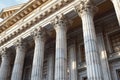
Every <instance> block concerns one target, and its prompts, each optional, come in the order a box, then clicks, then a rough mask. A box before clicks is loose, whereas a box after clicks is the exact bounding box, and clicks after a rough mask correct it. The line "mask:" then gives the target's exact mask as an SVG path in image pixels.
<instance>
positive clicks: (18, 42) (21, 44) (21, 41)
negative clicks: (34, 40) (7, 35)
mask: <svg viewBox="0 0 120 80" xmlns="http://www.w3.org/2000/svg"><path fill="white" fill-rule="evenodd" d="M14 45H15V47H22V48H25V45H26V42H25V40H24V39H23V38H19V39H17V40H16V42H15V43H14Z"/></svg>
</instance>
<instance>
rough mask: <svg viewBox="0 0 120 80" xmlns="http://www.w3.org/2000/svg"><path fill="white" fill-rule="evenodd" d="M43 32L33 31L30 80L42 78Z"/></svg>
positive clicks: (40, 79)
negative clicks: (33, 45) (33, 44)
mask: <svg viewBox="0 0 120 80" xmlns="http://www.w3.org/2000/svg"><path fill="white" fill-rule="evenodd" d="M42 36H43V33H41V31H40V32H39V31H38V32H36V31H35V33H34V39H35V50H34V58H33V66H32V74H31V80H42V73H43V60H44V43H45V41H44V40H43V37H42Z"/></svg>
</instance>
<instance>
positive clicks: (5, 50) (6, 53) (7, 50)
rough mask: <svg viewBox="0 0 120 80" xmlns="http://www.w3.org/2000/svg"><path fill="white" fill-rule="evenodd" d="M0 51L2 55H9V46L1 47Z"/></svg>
mask: <svg viewBox="0 0 120 80" xmlns="http://www.w3.org/2000/svg"><path fill="white" fill-rule="evenodd" d="M0 52H1V56H2V57H10V53H11V52H10V50H9V48H7V47H3V48H1V50H0Z"/></svg>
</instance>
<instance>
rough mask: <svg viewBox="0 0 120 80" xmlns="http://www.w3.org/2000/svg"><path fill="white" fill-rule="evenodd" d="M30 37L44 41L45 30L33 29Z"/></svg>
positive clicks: (41, 28)
mask: <svg viewBox="0 0 120 80" xmlns="http://www.w3.org/2000/svg"><path fill="white" fill-rule="evenodd" d="M31 35H32V36H33V38H34V39H37V38H41V39H42V40H43V41H45V40H46V30H45V28H43V27H39V28H38V29H35V30H34V31H33V32H32V33H31Z"/></svg>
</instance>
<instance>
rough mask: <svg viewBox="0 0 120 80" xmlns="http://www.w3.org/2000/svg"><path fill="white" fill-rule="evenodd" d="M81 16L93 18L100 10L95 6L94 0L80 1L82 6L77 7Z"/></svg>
mask: <svg viewBox="0 0 120 80" xmlns="http://www.w3.org/2000/svg"><path fill="white" fill-rule="evenodd" d="M75 9H76V12H77V13H78V15H79V16H81V17H82V16H83V15H84V14H85V13H88V14H89V15H91V16H93V15H94V14H95V13H96V12H97V10H98V8H97V7H96V6H95V5H94V3H93V1H92V0H80V4H79V5H77V6H76V7H75Z"/></svg>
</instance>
